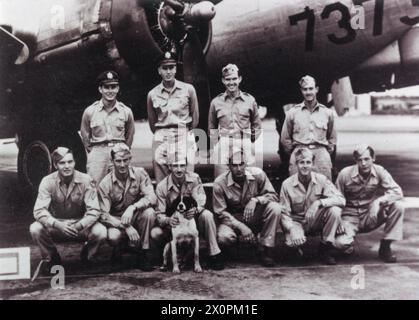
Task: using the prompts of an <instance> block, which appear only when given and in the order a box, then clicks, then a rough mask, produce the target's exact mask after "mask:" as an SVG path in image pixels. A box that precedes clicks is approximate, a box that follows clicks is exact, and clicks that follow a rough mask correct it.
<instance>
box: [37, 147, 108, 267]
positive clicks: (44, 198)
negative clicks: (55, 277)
mask: <svg viewBox="0 0 419 320" xmlns="http://www.w3.org/2000/svg"><path fill="white" fill-rule="evenodd" d="M51 157H52V161H53V164H54V167H55V168H56V169H57V171H56V172H53V173H51V174H50V175H48V176H46V177H44V178H43V179H42V181H41V184H40V186H39V191H38V197H37V199H36V202H35V207H34V217H35V220H36V222H34V223H32V224H31V226H30V233H31V236H32V238H33V240H34V241H35V243H36V244H37V245H38V247H39V249H40V251H41V256H42V260H44V261H46V262H47V263H45V264H44V267H43V268H42V269H41V270H42V273H43V274H48V273H49V271H50V269H51V267H52V266H54V265H61V257H60V255H59V253H58V251H57V249H56V247H55V244H54V241H53V239H63V240H64V239H74V240H84V241H86V240H87V242H85V243H84V246H83V248H82V250H81V254H80V258H81V260H82V262H83V263H84V264H87V263H88V262H89V260H90V259H91V258H92V257H93V256H94V255H95V253H96V252H97V250H98V249H99V246H100V245H101V243H102V242H103V241H105V240H106V228H105V227H104V226H103V225H102V224H100V223H98V222H97V221H98V219H99V216H100V210H99V202H98V197H97V193H96V188H95V185H94V183H93V181H92V179H91V178H90V176H88V175H87V174H84V173H81V172H79V171H77V170H75V169H74V167H75V161H74V157H73V153H72V151H71V150H69V149H67V148H64V147H58V148H57V149H55V150H54V152H53V153H52V154H51Z"/></svg>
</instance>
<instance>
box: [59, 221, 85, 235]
mask: <svg viewBox="0 0 419 320" xmlns="http://www.w3.org/2000/svg"><path fill="white" fill-rule="evenodd" d="M54 226H55V228H57V229H58V230H60V231H61V232H62V233H64V234H65V235H66V236H69V237H72V238H76V237H78V235H79V232H78V231H77V230H76V228H74V226H73V224H72V222H70V221H68V222H65V221H58V220H57V221H56V222H55V224H54Z"/></svg>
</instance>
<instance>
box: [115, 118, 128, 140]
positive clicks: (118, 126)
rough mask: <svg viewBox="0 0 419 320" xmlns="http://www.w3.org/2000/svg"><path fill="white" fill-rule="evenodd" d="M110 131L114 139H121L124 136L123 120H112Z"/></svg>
mask: <svg viewBox="0 0 419 320" xmlns="http://www.w3.org/2000/svg"><path fill="white" fill-rule="evenodd" d="M112 131H113V135H114V137H115V138H121V137H123V135H124V134H125V119H124V118H122V117H117V118H115V119H114V120H112Z"/></svg>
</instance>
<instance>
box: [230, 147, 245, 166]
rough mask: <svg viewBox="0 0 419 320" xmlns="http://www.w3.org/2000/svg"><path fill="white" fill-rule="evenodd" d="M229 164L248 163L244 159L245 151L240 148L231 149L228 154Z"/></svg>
mask: <svg viewBox="0 0 419 320" xmlns="http://www.w3.org/2000/svg"><path fill="white" fill-rule="evenodd" d="M228 163H229V164H239V163H246V162H245V159H244V151H243V149H242V148H239V147H234V146H233V147H231V148H230V150H229V154H228Z"/></svg>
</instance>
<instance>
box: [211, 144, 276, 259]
mask: <svg viewBox="0 0 419 320" xmlns="http://www.w3.org/2000/svg"><path fill="white" fill-rule="evenodd" d="M213 208H214V212H215V214H216V216H217V217H218V219H219V222H220V225H219V228H218V241H219V243H220V245H226V246H229V245H232V244H233V243H234V242H236V241H237V237H238V235H239V236H240V237H239V239H240V240H242V241H244V242H255V233H257V232H260V245H261V246H262V254H261V263H262V265H263V266H266V267H272V266H274V260H273V258H272V249H273V248H274V246H275V237H276V231H277V227H278V224H279V220H280V217H281V206H280V205H279V203H278V195H277V193H276V192H275V189H274V187H273V186H272V184H271V182H270V181H269V179H268V177H267V176H266V173H265V172H264V171H263V170H262V169H260V168H256V167H247V166H246V163H245V156H244V154H243V152H242V151H241V150H237V151H235V152H231V153H230V156H229V170H228V171H227V172H225V173H223V174H221V175H220V176H218V177H217V179H215V181H214V188H213Z"/></svg>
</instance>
